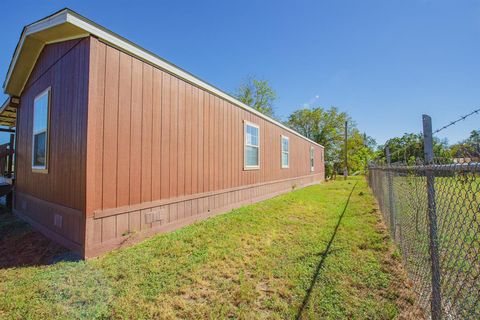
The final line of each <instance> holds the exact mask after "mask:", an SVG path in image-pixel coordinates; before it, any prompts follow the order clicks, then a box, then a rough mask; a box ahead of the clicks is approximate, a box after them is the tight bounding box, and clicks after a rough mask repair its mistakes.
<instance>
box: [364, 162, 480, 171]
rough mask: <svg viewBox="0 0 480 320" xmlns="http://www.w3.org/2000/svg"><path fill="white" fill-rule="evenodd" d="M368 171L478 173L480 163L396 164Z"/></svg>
mask: <svg viewBox="0 0 480 320" xmlns="http://www.w3.org/2000/svg"><path fill="white" fill-rule="evenodd" d="M369 169H370V170H388V171H425V170H435V171H460V172H465V171H474V172H479V171H480V162H465V163H451V164H428V165H426V164H415V165H408V164H405V163H396V164H391V165H386V164H380V165H376V164H371V165H370V166H369Z"/></svg>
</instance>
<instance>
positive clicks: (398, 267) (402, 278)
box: [372, 209, 427, 320]
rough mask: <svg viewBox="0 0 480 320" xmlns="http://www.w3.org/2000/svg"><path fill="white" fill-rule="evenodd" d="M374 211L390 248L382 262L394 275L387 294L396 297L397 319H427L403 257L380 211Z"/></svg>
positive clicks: (379, 230) (379, 227)
mask: <svg viewBox="0 0 480 320" xmlns="http://www.w3.org/2000/svg"><path fill="white" fill-rule="evenodd" d="M372 213H373V214H375V215H377V216H378V220H377V225H376V227H377V230H378V232H380V233H381V234H382V235H385V236H384V237H383V241H385V243H386V247H388V250H386V251H385V253H384V254H383V261H382V264H383V267H384V268H385V270H386V271H387V272H388V273H390V274H391V275H392V279H391V281H390V285H389V287H388V288H387V293H386V294H388V295H389V297H394V298H395V304H396V305H397V308H398V312H399V314H398V316H397V318H396V319H401V320H410V319H418V320H422V319H427V317H426V315H425V313H424V311H423V310H422V309H421V308H420V306H419V305H418V304H417V303H416V295H415V292H414V291H413V285H412V282H411V281H410V280H409V279H408V276H407V272H406V271H405V269H404V267H403V265H402V261H401V257H400V256H399V254H398V253H397V252H396V248H395V245H394V244H392V242H391V241H390V240H389V238H390V237H389V236H388V229H387V227H386V226H385V224H384V223H383V220H382V218H381V216H380V214H381V213H380V211H379V210H378V209H377V210H374V211H372ZM388 242H390V243H388Z"/></svg>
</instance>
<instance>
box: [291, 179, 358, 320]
mask: <svg viewBox="0 0 480 320" xmlns="http://www.w3.org/2000/svg"><path fill="white" fill-rule="evenodd" d="M357 183H358V182H356V183H355V184H354V185H353V188H352V190H351V191H350V194H349V195H348V198H347V201H346V202H345V206H344V207H343V210H342V213H341V214H340V216H339V217H338V221H337V225H336V226H335V229H334V230H333V234H332V237H331V238H330V241H328V244H327V248H326V249H325V251H323V252H322V253H321V258H320V262H319V263H318V265H317V268H316V269H315V273H314V275H313V278H312V282H311V283H310V287H309V288H308V290H307V294H306V295H305V298H304V299H303V302H302V306H301V307H300V309H299V310H298V313H297V316H296V317H295V319H297V320H299V319H301V317H302V314H303V311H304V310H305V308H306V307H307V305H308V302H309V300H310V295H311V294H312V290H313V288H314V287H315V283H316V282H317V280H318V277H319V276H320V270H321V269H322V267H323V264H324V263H325V259H326V258H327V255H328V254H329V253H331V250H330V247H331V246H332V243H333V240H335V236H336V235H337V231H338V228H339V227H340V224H341V222H342V219H343V216H344V215H345V212H346V211H347V207H348V204H349V202H350V198H351V197H352V194H353V191H354V190H355V187H356V186H357Z"/></svg>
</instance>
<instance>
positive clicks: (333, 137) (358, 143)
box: [285, 107, 375, 177]
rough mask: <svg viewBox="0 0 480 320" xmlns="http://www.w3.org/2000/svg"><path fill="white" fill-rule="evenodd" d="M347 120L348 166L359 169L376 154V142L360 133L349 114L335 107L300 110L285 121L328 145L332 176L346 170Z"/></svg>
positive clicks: (351, 170) (291, 126) (318, 141)
mask: <svg viewBox="0 0 480 320" xmlns="http://www.w3.org/2000/svg"><path fill="white" fill-rule="evenodd" d="M345 121H348V122H349V130H348V133H347V136H348V138H349V140H348V148H347V149H348V157H349V162H348V169H349V171H350V172H356V171H360V170H363V169H364V168H365V165H366V159H367V158H368V157H373V153H374V147H375V141H374V140H373V139H372V138H370V137H366V136H364V135H362V134H360V132H359V131H358V129H357V128H356V124H355V122H353V121H352V120H351V119H350V117H349V116H348V114H347V113H345V112H340V111H339V110H338V109H337V108H335V107H331V108H329V109H324V108H321V107H318V108H313V109H300V110H297V111H295V112H293V113H292V114H291V115H290V116H289V117H288V120H287V122H286V123H285V124H286V125H287V126H289V127H290V128H292V129H294V130H296V131H298V132H299V133H301V134H303V135H304V136H306V137H307V138H309V139H311V140H313V141H315V142H317V143H319V144H321V145H323V146H324V147H325V165H326V174H327V176H329V177H331V176H334V175H335V174H336V173H337V172H342V170H343V163H344V157H345V155H344V135H345Z"/></svg>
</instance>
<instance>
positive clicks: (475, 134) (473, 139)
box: [450, 130, 480, 158]
mask: <svg viewBox="0 0 480 320" xmlns="http://www.w3.org/2000/svg"><path fill="white" fill-rule="evenodd" d="M450 152H451V154H452V157H454V158H478V157H480V130H473V131H472V132H470V137H468V138H467V139H465V140H463V141H460V142H459V143H455V144H453V145H452V146H451V147H450Z"/></svg>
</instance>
